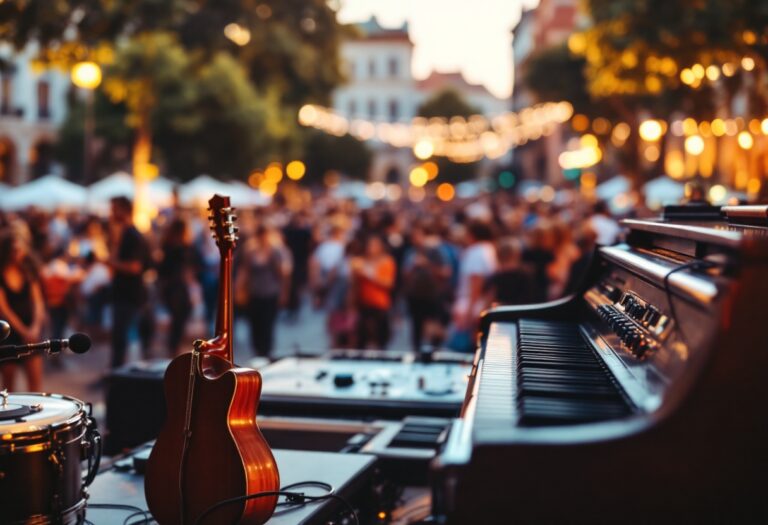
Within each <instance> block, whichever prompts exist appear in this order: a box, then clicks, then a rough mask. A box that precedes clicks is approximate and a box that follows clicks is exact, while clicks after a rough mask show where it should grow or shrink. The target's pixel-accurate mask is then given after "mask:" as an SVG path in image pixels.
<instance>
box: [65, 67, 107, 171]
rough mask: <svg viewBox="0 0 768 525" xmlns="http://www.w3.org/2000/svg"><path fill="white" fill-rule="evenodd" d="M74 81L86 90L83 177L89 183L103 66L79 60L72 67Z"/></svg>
mask: <svg viewBox="0 0 768 525" xmlns="http://www.w3.org/2000/svg"><path fill="white" fill-rule="evenodd" d="M72 83H73V84H74V85H75V86H77V87H79V88H80V89H84V90H85V92H86V98H85V122H84V124H83V179H84V180H85V182H86V183H88V182H90V177H91V142H92V141H93V130H94V119H93V93H94V91H95V90H96V88H97V87H99V84H101V68H100V67H99V65H98V64H96V63H95V62H78V63H77V64H75V66H74V67H73V68H72Z"/></svg>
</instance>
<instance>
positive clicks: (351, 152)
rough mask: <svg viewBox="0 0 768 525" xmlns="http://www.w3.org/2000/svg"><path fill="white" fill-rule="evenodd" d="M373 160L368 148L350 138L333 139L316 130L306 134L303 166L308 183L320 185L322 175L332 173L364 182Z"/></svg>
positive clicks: (350, 136)
mask: <svg viewBox="0 0 768 525" xmlns="http://www.w3.org/2000/svg"><path fill="white" fill-rule="evenodd" d="M372 157H373V154H372V152H371V150H370V149H369V148H368V146H366V145H365V143H363V142H360V141H359V140H357V139H356V138H354V137H353V136H352V135H349V134H347V135H344V136H343V137H336V136H334V135H328V134H327V133H323V132H321V131H316V130H311V131H308V132H307V137H306V146H305V163H306V165H307V176H306V178H307V181H308V182H311V183H321V182H322V180H323V177H324V175H325V174H326V173H327V172H328V171H334V170H338V171H340V172H342V173H343V174H344V175H347V176H348V177H352V178H355V179H359V180H365V179H366V177H367V175H368V170H369V169H370V167H371V159H372Z"/></svg>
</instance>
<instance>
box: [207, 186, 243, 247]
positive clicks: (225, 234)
mask: <svg viewBox="0 0 768 525" xmlns="http://www.w3.org/2000/svg"><path fill="white" fill-rule="evenodd" d="M208 211H210V215H208V221H209V223H210V226H211V231H212V232H213V238H214V239H215V240H216V246H218V247H219V251H220V252H222V253H223V252H224V251H226V250H232V249H234V247H235V245H236V244H237V231H238V229H237V227H236V226H235V221H236V220H237V217H236V216H235V214H234V211H235V209H234V208H233V207H232V206H231V205H230V203H229V197H226V196H224V195H219V194H218V193H217V194H215V195H214V196H213V197H211V200H209V201H208Z"/></svg>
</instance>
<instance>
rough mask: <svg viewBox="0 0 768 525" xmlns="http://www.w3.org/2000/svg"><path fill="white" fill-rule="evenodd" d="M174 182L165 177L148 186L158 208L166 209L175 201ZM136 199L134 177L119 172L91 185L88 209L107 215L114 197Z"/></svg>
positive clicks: (152, 201) (153, 202)
mask: <svg viewBox="0 0 768 525" xmlns="http://www.w3.org/2000/svg"><path fill="white" fill-rule="evenodd" d="M173 187H174V182H173V181H171V180H168V179H166V178H163V177H158V178H156V179H154V180H152V181H150V183H149V184H148V185H147V192H148V194H147V196H148V198H149V201H150V202H151V203H152V205H153V206H155V207H156V208H166V207H168V206H170V205H171V204H172V201H173ZM121 196H125V197H129V198H131V199H133V198H135V186H134V181H133V177H132V176H131V175H130V174H128V173H126V172H124V171H118V172H117V173H113V174H112V175H110V176H109V177H106V178H104V179H101V180H100V181H98V182H95V183H93V184H91V186H90V187H89V188H88V207H89V209H91V210H92V211H96V212H100V213H105V212H106V211H107V210H108V208H109V201H110V199H113V198H114V197H121Z"/></svg>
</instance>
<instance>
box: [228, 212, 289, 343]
mask: <svg viewBox="0 0 768 525" xmlns="http://www.w3.org/2000/svg"><path fill="white" fill-rule="evenodd" d="M270 237H271V234H270V231H269V228H267V227H266V226H265V225H263V224H259V225H258V226H257V227H256V232H255V234H254V235H253V237H252V238H250V239H248V240H247V241H246V243H245V246H243V250H242V252H243V253H242V254H241V259H240V268H238V270H237V276H236V280H235V289H236V290H241V291H246V293H247V298H246V303H245V304H246V307H245V313H246V316H247V318H248V323H249V325H250V330H251V344H252V346H253V351H254V352H255V354H256V355H257V356H263V357H269V356H270V353H271V352H272V350H273V344H274V333H275V322H276V321H277V313H278V311H279V308H280V306H281V304H285V301H286V299H287V291H288V284H289V282H288V279H289V277H290V261H287V260H285V255H284V251H283V250H281V249H280V248H279V247H276V246H275V245H274V243H273V242H272V241H271V239H270Z"/></svg>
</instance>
